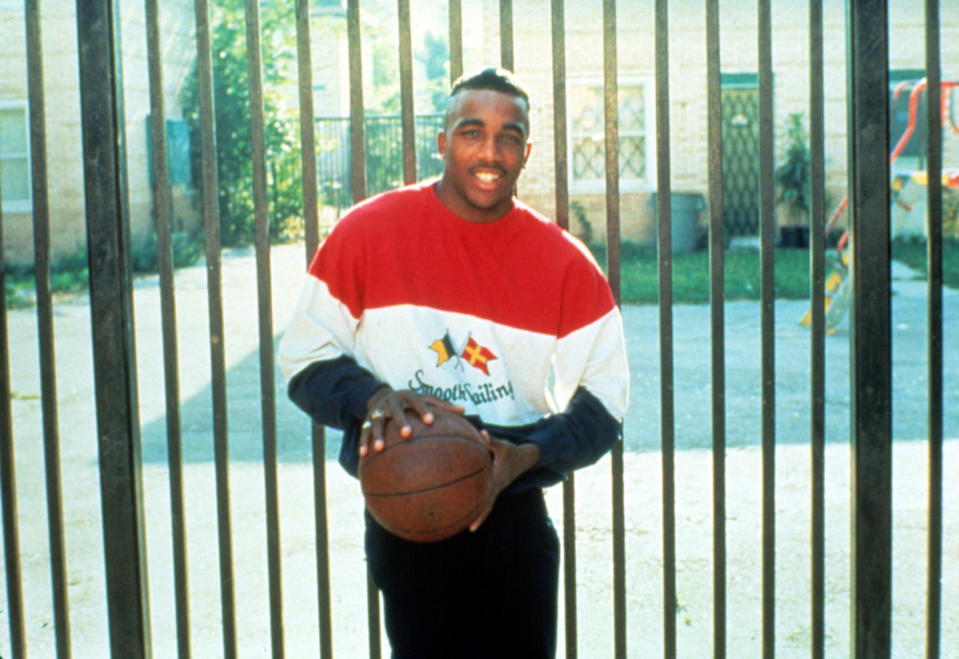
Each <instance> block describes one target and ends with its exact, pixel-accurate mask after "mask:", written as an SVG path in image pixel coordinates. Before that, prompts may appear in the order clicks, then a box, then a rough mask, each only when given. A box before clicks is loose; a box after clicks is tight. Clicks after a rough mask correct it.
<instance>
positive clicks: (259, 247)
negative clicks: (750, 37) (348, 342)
mask: <svg viewBox="0 0 959 659" xmlns="http://www.w3.org/2000/svg"><path fill="white" fill-rule="evenodd" d="M246 49H247V78H248V81H249V85H250V145H251V149H252V153H251V156H252V159H253V163H252V164H253V214H254V217H255V222H256V224H255V230H254V234H255V243H256V246H255V247H256V289H257V301H258V305H257V309H258V316H259V339H260V345H259V353H260V401H261V408H260V409H261V415H262V419H261V423H262V424H263V472H264V473H263V476H264V486H265V490H266V492H265V496H266V549H267V572H268V574H269V583H270V637H271V640H272V647H273V656H274V657H282V656H283V593H282V576H281V572H280V569H281V565H280V557H281V554H280V506H279V500H278V499H279V496H278V494H277V464H276V462H277V460H276V388H275V387H274V386H273V379H274V368H275V366H274V363H273V362H274V360H273V292H272V283H271V277H270V218H269V215H268V209H267V198H266V140H265V137H264V129H263V126H264V109H263V63H262V56H263V55H262V51H261V46H260V4H259V1H258V0H247V1H246Z"/></svg>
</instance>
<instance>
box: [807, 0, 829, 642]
mask: <svg viewBox="0 0 959 659" xmlns="http://www.w3.org/2000/svg"><path fill="white" fill-rule="evenodd" d="M822 5H823V3H822V0H810V2H809V160H810V206H809V208H810V218H809V260H810V261H809V269H810V277H809V286H810V294H809V299H810V311H811V317H812V326H811V337H810V350H809V353H810V354H809V361H810V364H809V366H810V428H809V435H810V444H811V462H812V464H811V470H812V483H811V488H812V493H811V502H810V503H811V538H810V541H811V544H812V547H811V551H810V556H811V566H810V568H811V569H810V578H811V584H810V591H811V603H810V609H811V614H812V620H811V627H812V629H811V633H812V646H811V652H810V654H811V655H812V657H813V659H822V658H823V657H824V656H825V651H826V633H825V632H826V616H825V608H826V586H825V584H826V560H825V555H826V551H825V542H826V533H825V517H826V504H825V482H826V479H825V443H826V411H825V410H826V328H825V306H826V305H825V302H826V300H825V297H826V290H825V286H826V265H825V264H826V259H825V243H826V234H825V231H824V228H825V226H826V215H825V213H826V192H825V179H826V175H825V169H826V158H825V118H824V117H825V108H824V94H823V80H824V77H823V13H822Z"/></svg>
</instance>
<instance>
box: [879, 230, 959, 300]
mask: <svg viewBox="0 0 959 659" xmlns="http://www.w3.org/2000/svg"><path fill="white" fill-rule="evenodd" d="M926 249H927V247H926V241H925V239H923V238H897V239H896V240H894V241H893V243H892V258H894V259H895V260H897V261H901V262H902V263H905V264H906V265H908V266H909V267H910V268H912V269H913V270H916V271H918V272H920V273H922V276H923V279H925V276H926V273H927V271H928V270H927V268H926V265H927V261H926ZM942 283H943V285H945V286H948V287H949V288H959V238H954V237H945V238H943V239H942Z"/></svg>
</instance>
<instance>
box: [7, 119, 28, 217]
mask: <svg viewBox="0 0 959 659" xmlns="http://www.w3.org/2000/svg"><path fill="white" fill-rule="evenodd" d="M0 183H2V185H3V189H2V193H0V194H2V196H3V211H4V212H5V213H28V212H30V210H31V204H30V147H29V140H28V139H27V107H26V103H5V104H3V105H0Z"/></svg>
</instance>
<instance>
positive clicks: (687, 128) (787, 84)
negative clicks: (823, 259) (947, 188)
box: [483, 0, 959, 242]
mask: <svg viewBox="0 0 959 659" xmlns="http://www.w3.org/2000/svg"><path fill="white" fill-rule="evenodd" d="M498 4H499V3H498V0H484V18H485V20H484V23H483V24H484V26H485V29H486V31H487V33H486V38H485V39H484V42H485V43H486V45H487V46H486V51H485V53H484V55H485V57H486V58H487V62H490V63H496V62H499V61H500V59H499V34H498V30H499V23H498V20H497V16H498ZM825 4H826V6H825V8H824V98H825V126H826V136H825V154H826V179H827V195H828V198H827V213H828V212H831V210H832V208H833V207H834V206H835V205H836V204H837V203H838V202H839V201H840V200H841V198H842V197H843V195H844V194H845V177H846V107H845V95H846V94H845V91H846V66H845V57H846V53H845V8H844V5H845V3H844V2H842V1H840V0H827V2H826V3H825ZM720 5H721V6H720V35H721V36H720V61H721V71H722V73H724V74H729V73H753V74H755V73H757V72H758V44H757V24H758V19H757V10H756V7H755V4H754V3H733V2H724V3H720ZM616 7H617V8H616V12H617V16H616V18H617V37H616V40H617V56H618V80H619V84H620V85H623V84H624V81H628V80H631V79H645V80H647V81H648V82H649V84H652V79H653V75H654V72H655V51H654V32H653V29H652V26H653V24H654V6H653V2H652V0H619V2H617V5H616ZM669 12H670V44H669V45H670V71H669V76H670V80H669V81H670V131H671V145H670V147H671V174H672V189H673V190H674V191H693V192H701V193H703V194H704V195H705V194H706V192H707V174H708V171H707V166H708V163H707V158H706V144H707V132H706V130H707V107H706V34H705V13H704V11H703V6H702V3H701V2H698V1H695V0H678V1H674V2H670V3H669ZM889 15H890V24H891V25H892V26H893V28H892V30H891V33H890V68H891V69H921V68H923V62H924V53H923V42H924V41H923V30H924V25H923V24H924V19H923V10H922V3H921V2H919V1H918V0H893V1H892V2H890V9H889ZM940 21H941V25H942V28H941V29H942V31H941V38H940V40H941V49H942V62H943V64H942V65H943V78H944V79H945V78H950V77H951V78H953V79H956V78H957V77H959V3H943V4H942V5H941V6H940ZM513 22H514V51H515V55H514V59H515V70H516V73H517V74H518V75H519V76H520V78H521V79H522V80H523V81H524V82H525V83H526V84H527V86H528V87H529V91H530V94H531V97H532V103H533V107H532V110H531V122H532V127H531V133H532V138H533V140H534V150H533V156H532V157H531V160H530V163H529V165H528V166H527V169H526V171H525V172H524V174H523V176H522V178H521V179H520V182H519V186H518V187H519V193H520V195H521V196H522V197H524V198H525V199H526V200H527V201H528V202H529V203H531V204H532V205H534V206H535V207H537V208H540V209H542V210H543V211H544V212H546V213H548V214H554V212H555V201H554V198H555V197H554V183H553V182H554V166H553V135H552V121H553V115H552V94H553V92H552V58H551V55H550V53H551V38H552V35H551V21H550V3H549V2H548V1H547V0H526V1H524V2H521V3H515V4H514V7H513ZM565 27H566V72H567V78H568V79H569V80H570V81H576V80H581V79H585V80H595V81H598V82H599V83H601V82H602V70H603V48H604V44H603V37H602V30H603V28H602V7H601V5H600V3H597V2H593V1H590V0H568V1H567V3H566V15H565ZM772 35H773V36H772V67H773V86H774V99H773V112H774V130H775V140H776V141H775V150H776V154H777V163H778V161H779V155H780V154H781V153H782V151H783V148H784V139H783V131H784V130H785V126H786V123H787V120H788V117H789V115H790V114H791V113H794V112H801V113H803V115H804V117H805V120H804V123H805V125H806V126H807V128H808V115H809V112H808V108H809V73H808V68H807V67H808V59H809V50H808V48H809V46H808V44H809V21H808V8H807V7H806V5H805V3H773V14H772ZM954 98H955V102H956V104H957V105H959V94H956V96H955V97H954ZM571 104H572V100H571V98H570V97H569V96H568V97H567V106H568V107H569V106H570V105H571ZM647 111H648V112H650V113H655V107H653V106H652V105H650V106H649V107H647ZM956 112H957V113H959V108H957V110H956ZM652 118H653V119H655V115H654V114H653V117H652ZM944 131H945V132H944V135H945V137H944V153H943V156H944V159H943V162H944V166H945V167H950V166H951V167H959V135H956V134H955V133H953V132H952V131H951V129H948V128H946V129H944ZM647 139H651V140H655V133H654V132H652V133H650V134H649V135H648V136H647ZM902 164H904V165H905V166H908V165H909V163H902ZM648 166H649V167H651V168H652V169H651V172H650V182H649V183H647V184H646V185H645V186H643V185H640V186H636V185H633V186H629V187H623V186H622V185H621V189H620V192H621V199H620V217H621V225H622V226H621V230H622V235H623V237H624V238H625V239H628V240H636V241H641V242H642V241H650V240H653V239H654V238H655V226H654V211H653V209H652V207H651V205H650V203H649V193H650V192H653V191H654V186H655V160H653V161H651V162H649V163H648ZM571 202H576V203H577V204H579V205H580V207H581V208H583V209H584V210H585V212H586V215H587V217H588V220H589V222H590V224H591V225H592V232H593V235H594V236H596V237H597V238H598V237H601V236H602V235H603V232H604V230H605V229H604V226H605V213H606V209H605V195H604V194H603V193H602V192H601V191H597V192H593V193H578V192H577V191H576V190H575V186H571ZM571 215H573V214H572V213H571ZM707 218H708V210H703V211H702V212H701V213H700V215H699V222H700V225H701V226H702V225H703V224H704V223H705V222H706V221H707ZM570 222H571V228H572V229H573V230H574V232H576V231H578V229H579V227H578V222H577V220H576V219H575V216H574V217H571V220H570ZM842 222H844V218H843V220H841V221H840V225H841V224H842Z"/></svg>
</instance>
